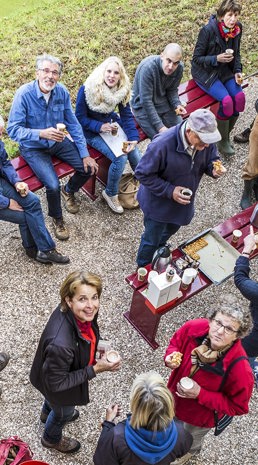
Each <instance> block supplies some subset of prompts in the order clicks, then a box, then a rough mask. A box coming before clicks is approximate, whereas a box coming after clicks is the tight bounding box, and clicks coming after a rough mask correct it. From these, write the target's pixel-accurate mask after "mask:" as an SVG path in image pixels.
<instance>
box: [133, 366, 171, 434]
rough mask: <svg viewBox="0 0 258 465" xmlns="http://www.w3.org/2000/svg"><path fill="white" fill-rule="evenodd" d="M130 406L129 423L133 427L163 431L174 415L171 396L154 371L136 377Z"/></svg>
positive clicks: (163, 382) (161, 379)
mask: <svg viewBox="0 0 258 465" xmlns="http://www.w3.org/2000/svg"><path fill="white" fill-rule="evenodd" d="M130 407H131V412H132V416H131V419H130V425H131V426H132V428H134V429H139V428H145V429H147V430H150V431H163V430H165V429H166V428H167V427H168V425H169V424H170V423H171V421H172V420H173V418H174V416H175V412H174V399H173V396H172V394H171V392H170V391H169V389H168V388H167V386H166V384H165V381H164V380H163V378H162V377H161V376H160V375H159V374H158V373H157V372H156V371H150V372H148V373H142V374H140V375H139V376H137V377H136V379H135V380H134V382H133V385H132V389H131V394H130Z"/></svg>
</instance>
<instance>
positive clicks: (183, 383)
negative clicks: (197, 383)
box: [179, 376, 194, 389]
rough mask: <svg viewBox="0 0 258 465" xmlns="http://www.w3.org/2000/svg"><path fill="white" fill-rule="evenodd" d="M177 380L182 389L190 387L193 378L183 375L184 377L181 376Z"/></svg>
mask: <svg viewBox="0 0 258 465" xmlns="http://www.w3.org/2000/svg"><path fill="white" fill-rule="evenodd" d="M179 382H180V384H181V386H182V388H184V389H192V387H193V385H194V383H193V380H192V379H191V378H188V377H187V376H185V377H184V378H181V379H180V381H179Z"/></svg>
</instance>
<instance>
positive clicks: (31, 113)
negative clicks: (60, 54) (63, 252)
mask: <svg viewBox="0 0 258 465" xmlns="http://www.w3.org/2000/svg"><path fill="white" fill-rule="evenodd" d="M62 69H63V63H62V62H61V61H60V60H59V59H58V58H56V57H54V56H52V55H47V54H43V55H40V56H38V57H37V60H36V79H35V80H34V81H31V82H29V83H27V84H24V85H23V86H21V87H20V88H19V89H18V90H17V92H16V94H15V96H14V100H13V104H12V108H11V111H10V115H9V122H8V127H7V131H8V134H9V136H10V137H11V139H13V140H14V141H16V142H18V143H19V149H20V152H21V155H22V156H23V158H24V159H25V160H26V162H27V163H28V165H30V167H31V169H32V170H33V171H34V173H35V174H36V176H37V177H38V178H39V179H40V181H41V182H42V183H43V184H44V186H45V187H46V194H47V201H48V214H49V216H50V217H52V224H53V228H54V232H55V235H56V237H57V238H58V239H60V240H66V239H68V238H69V232H68V229H67V227H66V225H65V223H64V220H63V215H62V208H61V196H62V198H63V200H64V204H65V208H66V210H67V211H68V212H70V213H77V212H78V210H79V205H78V202H77V201H76V198H75V195H74V194H75V192H78V190H79V189H80V188H81V187H82V186H83V184H85V182H86V181H87V180H88V179H89V178H90V176H91V175H92V174H94V173H96V172H97V170H98V165H97V163H96V161H95V160H94V159H93V158H91V157H90V156H89V152H88V150H87V147H86V140H85V138H84V135H83V132H82V128H81V125H80V123H79V121H78V120H77V118H76V116H75V114H74V111H73V109H72V105H71V100H70V95H69V93H68V91H67V89H66V88H65V86H64V85H63V84H60V83H59V82H58V80H59V79H60V76H61V73H62ZM58 123H62V124H63V126H64V129H65V128H67V131H68V132H64V131H61V130H59V129H58V128H57V124H58ZM53 156H55V157H57V158H59V159H61V160H62V161H64V162H66V163H68V164H69V165H71V166H72V167H73V168H74V169H75V173H74V175H73V176H72V177H71V178H70V179H69V181H68V182H67V183H66V185H65V186H62V189H60V184H59V179H58V176H57V174H56V172H55V170H54V166H53V162H52V157H53ZM60 194H61V195H60Z"/></svg>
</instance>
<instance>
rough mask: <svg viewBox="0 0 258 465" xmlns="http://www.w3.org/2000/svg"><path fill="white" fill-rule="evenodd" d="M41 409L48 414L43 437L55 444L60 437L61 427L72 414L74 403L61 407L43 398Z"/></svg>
mask: <svg viewBox="0 0 258 465" xmlns="http://www.w3.org/2000/svg"><path fill="white" fill-rule="evenodd" d="M42 411H43V412H44V413H46V414H48V417H47V421H46V425H45V429H44V434H43V438H44V439H45V440H46V441H48V442H50V443H51V444H57V443H58V442H59V441H60V440H61V438H62V431H63V427H64V426H65V424H66V423H67V422H68V421H69V420H70V419H71V418H72V416H73V412H74V405H71V406H70V405H69V406H65V407H61V406H60V405H55V404H50V403H49V402H48V401H47V400H46V399H45V401H44V404H43V408H42Z"/></svg>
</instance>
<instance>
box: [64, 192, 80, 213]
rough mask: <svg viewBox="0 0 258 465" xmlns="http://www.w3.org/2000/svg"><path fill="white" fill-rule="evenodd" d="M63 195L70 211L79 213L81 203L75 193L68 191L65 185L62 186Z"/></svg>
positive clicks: (65, 204) (66, 206)
mask: <svg viewBox="0 0 258 465" xmlns="http://www.w3.org/2000/svg"><path fill="white" fill-rule="evenodd" d="M61 197H62V199H63V201H64V206H65V208H66V210H67V211H68V212H69V213H73V214H75V213H78V211H79V204H78V202H77V200H76V198H75V195H74V193H72V192H71V193H68V192H66V191H65V186H62V187H61Z"/></svg>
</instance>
